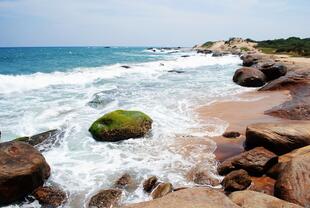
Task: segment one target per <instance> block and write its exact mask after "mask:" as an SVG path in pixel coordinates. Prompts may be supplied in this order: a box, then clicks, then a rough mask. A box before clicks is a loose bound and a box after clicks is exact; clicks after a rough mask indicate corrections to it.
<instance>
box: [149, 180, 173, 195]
mask: <svg viewBox="0 0 310 208" xmlns="http://www.w3.org/2000/svg"><path fill="white" fill-rule="evenodd" d="M172 191H173V186H172V184H171V183H160V184H158V186H156V187H155V188H154V190H153V191H152V193H151V196H152V198H153V199H157V198H160V197H163V196H165V195H167V194H169V193H170V192H172Z"/></svg>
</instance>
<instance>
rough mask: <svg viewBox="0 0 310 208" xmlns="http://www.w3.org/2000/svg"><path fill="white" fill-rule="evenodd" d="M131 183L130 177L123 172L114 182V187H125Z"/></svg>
mask: <svg viewBox="0 0 310 208" xmlns="http://www.w3.org/2000/svg"><path fill="white" fill-rule="evenodd" d="M132 184H133V181H132V177H131V176H130V175H129V174H128V173H125V174H124V175H122V177H120V178H119V179H118V180H117V181H116V182H115V187H117V188H126V187H127V186H130V185H132Z"/></svg>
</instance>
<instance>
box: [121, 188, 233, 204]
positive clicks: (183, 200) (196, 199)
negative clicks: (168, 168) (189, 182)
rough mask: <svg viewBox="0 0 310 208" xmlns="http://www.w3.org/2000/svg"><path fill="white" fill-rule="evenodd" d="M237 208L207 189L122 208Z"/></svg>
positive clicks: (186, 191)
mask: <svg viewBox="0 0 310 208" xmlns="http://www.w3.org/2000/svg"><path fill="white" fill-rule="evenodd" d="M189 207H191V208H238V207H239V206H237V205H236V204H234V203H233V202H232V201H231V200H229V198H228V197H227V196H225V194H223V193H221V192H219V191H216V190H214V189H209V188H188V189H183V190H179V191H177V192H172V193H170V194H168V195H166V196H163V197H162V198H158V199H154V200H151V201H147V202H141V203H137V204H131V205H128V206H124V207H123V208H189Z"/></svg>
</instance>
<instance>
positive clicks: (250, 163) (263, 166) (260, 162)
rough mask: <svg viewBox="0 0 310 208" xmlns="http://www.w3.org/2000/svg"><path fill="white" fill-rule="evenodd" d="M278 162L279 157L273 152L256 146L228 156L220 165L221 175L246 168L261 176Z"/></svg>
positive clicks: (250, 172)
mask: <svg viewBox="0 0 310 208" xmlns="http://www.w3.org/2000/svg"><path fill="white" fill-rule="evenodd" d="M277 162H278V157H277V155H275V154H274V153H273V152H270V151H268V150H267V149H265V148H263V147H256V148H254V149H252V150H250V151H246V152H243V153H241V154H239V155H236V156H234V157H231V158H228V159H227V160H225V161H224V162H222V163H221V164H220V165H219V166H218V169H217V170H218V172H219V174H220V175H226V174H228V173H229V172H231V171H233V170H238V169H244V170H246V171H247V172H248V173H249V174H250V175H253V176H261V175H263V174H264V173H265V172H266V171H267V170H268V169H269V168H270V167H272V166H273V165H274V164H276V163H277Z"/></svg>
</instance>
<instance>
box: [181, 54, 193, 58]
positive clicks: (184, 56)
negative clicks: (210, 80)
mask: <svg viewBox="0 0 310 208" xmlns="http://www.w3.org/2000/svg"><path fill="white" fill-rule="evenodd" d="M181 57H182V58H188V57H191V56H190V55H183V56H181Z"/></svg>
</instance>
